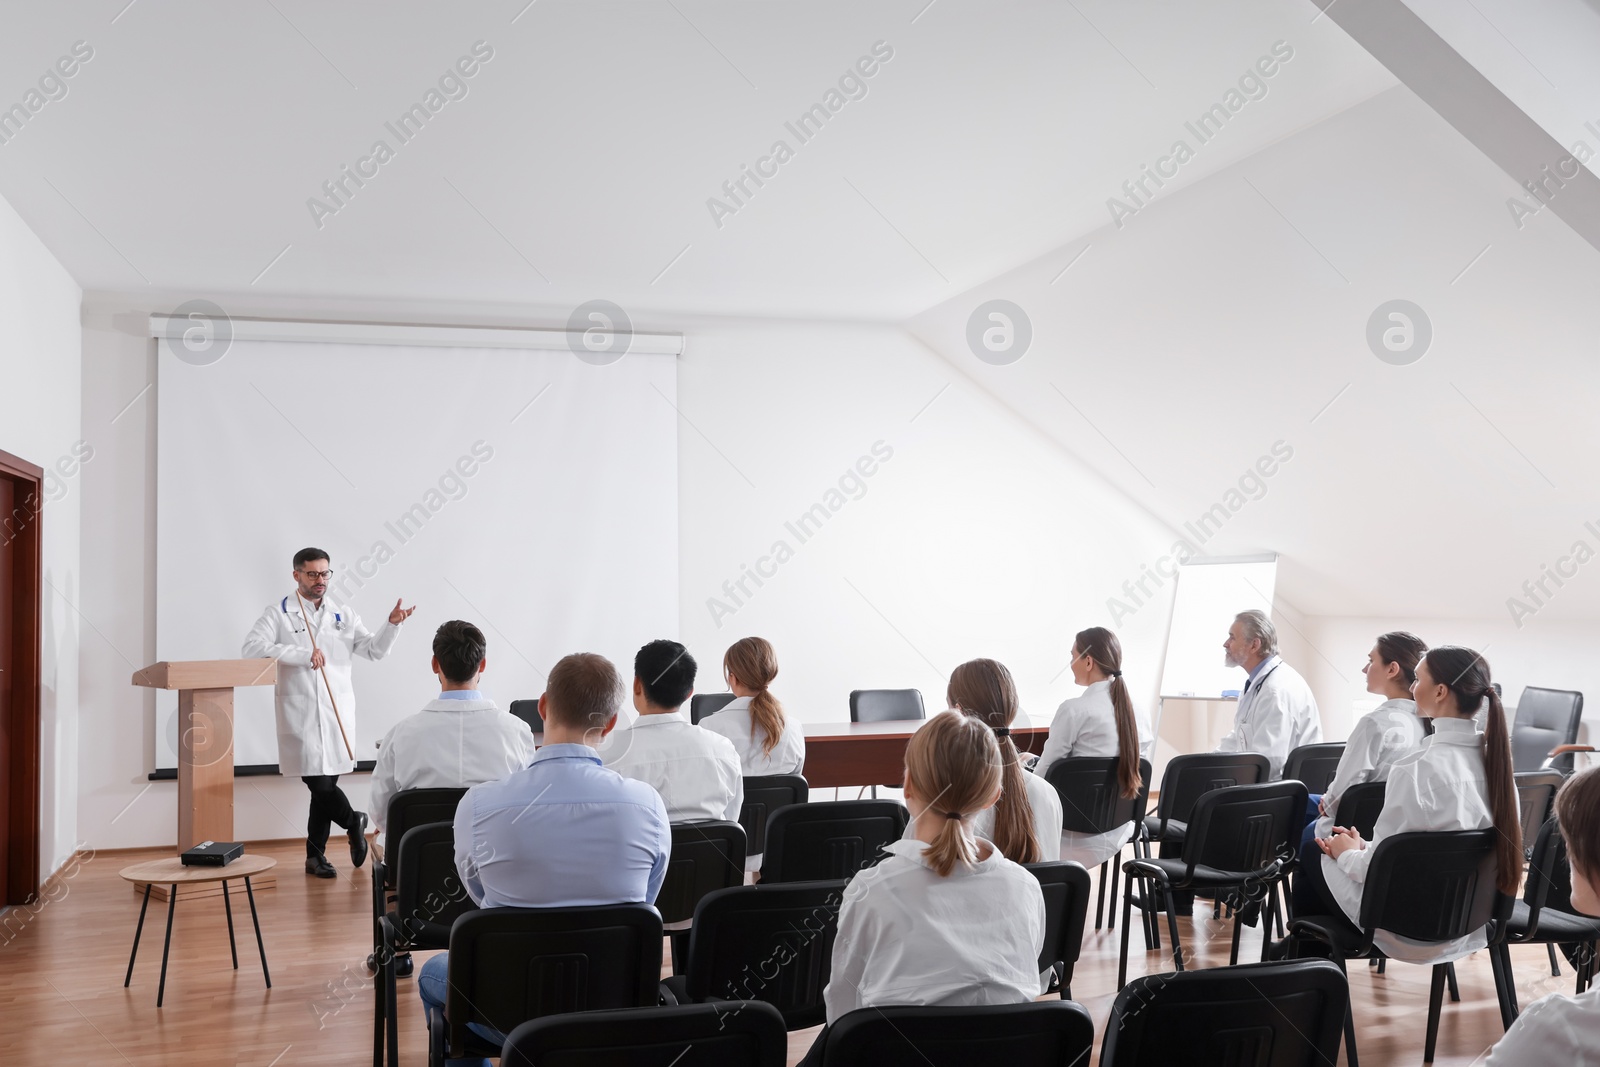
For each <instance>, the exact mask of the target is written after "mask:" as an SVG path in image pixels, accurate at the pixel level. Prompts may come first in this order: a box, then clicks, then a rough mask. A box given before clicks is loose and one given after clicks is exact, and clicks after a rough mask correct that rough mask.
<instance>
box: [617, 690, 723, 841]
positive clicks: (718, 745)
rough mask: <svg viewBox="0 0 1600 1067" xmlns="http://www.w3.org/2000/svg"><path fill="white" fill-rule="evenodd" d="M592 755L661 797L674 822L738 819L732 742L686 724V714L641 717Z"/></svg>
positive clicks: (675, 712) (620, 729)
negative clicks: (598, 755)
mask: <svg viewBox="0 0 1600 1067" xmlns="http://www.w3.org/2000/svg"><path fill="white" fill-rule="evenodd" d="M597 751H598V752H599V754H600V760H601V762H603V763H604V764H605V765H606V766H607V767H610V768H611V769H612V770H614V771H616V772H617V773H618V774H620V775H622V776H623V777H624V778H632V779H634V780H635V781H640V782H644V783H645V784H647V785H649V786H651V787H653V788H654V789H655V791H656V792H657V793H660V794H661V799H662V800H663V801H664V802H665V803H666V805H667V818H668V819H670V820H671V821H673V822H701V821H705V820H708V819H721V820H724V821H727V822H738V821H739V809H740V808H742V807H743V806H744V775H743V772H742V770H741V768H740V766H739V754H738V753H737V752H735V751H734V749H733V742H732V741H729V740H728V739H727V738H726V737H723V736H721V735H720V734H715V733H712V732H711V731H710V730H704V729H701V728H700V727H699V726H695V725H693V724H692V723H690V722H689V713H688V712H687V711H671V712H658V713H656V714H654V715H640V716H639V717H638V718H636V719H634V720H633V722H632V723H631V724H629V725H628V726H621V727H618V728H617V729H615V730H613V731H611V734H610V736H609V737H607V738H606V739H605V741H604V742H602V743H601V745H600V746H599V748H598V749H597Z"/></svg>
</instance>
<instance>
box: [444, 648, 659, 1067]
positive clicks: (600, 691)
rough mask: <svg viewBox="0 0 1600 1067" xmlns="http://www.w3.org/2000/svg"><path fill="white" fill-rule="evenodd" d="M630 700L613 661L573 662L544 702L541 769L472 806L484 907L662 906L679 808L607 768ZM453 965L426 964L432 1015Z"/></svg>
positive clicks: (463, 869)
mask: <svg viewBox="0 0 1600 1067" xmlns="http://www.w3.org/2000/svg"><path fill="white" fill-rule="evenodd" d="M622 695H623V688H622V679H621V678H620V677H619V676H618V675H617V670H616V668H615V667H613V666H612V665H611V663H610V661H608V660H607V659H606V658H605V657H604V656H597V655H595V654H593V653H588V652H584V653H578V654H576V655H571V656H567V657H565V658H563V659H562V660H561V661H560V662H559V663H557V664H556V665H555V666H554V667H553V668H551V670H550V678H549V680H548V681H547V682H546V685H545V692H544V695H543V696H541V697H540V698H539V714H540V715H541V716H542V717H543V718H544V744H543V746H542V747H541V748H539V750H538V751H537V752H535V753H534V757H533V762H532V763H531V764H530V765H529V766H528V767H527V768H526V769H525V770H521V771H517V772H516V773H515V774H512V775H509V776H508V777H505V778H502V779H500V780H499V781H495V782H485V783H483V784H482V785H475V786H473V787H472V788H471V789H469V790H467V795H466V796H464V797H462V798H461V804H460V806H459V807H457V808H456V821H455V848H456V869H457V870H458V871H459V872H460V874H461V880H462V883H463V884H464V885H465V886H466V889H467V892H468V893H469V894H470V895H471V897H472V899H473V901H474V902H475V903H477V904H478V905H479V906H480V907H484V908H502V907H514V908H567V907H582V906H586V905H599V904H622V903H628V902H632V901H642V902H644V903H646V904H654V903H655V899H656V894H657V893H659V892H660V891H661V882H662V880H663V879H665V878H666V875H667V856H668V853H669V852H670V850H671V846H672V830H671V827H670V825H669V824H668V822H667V807H666V805H665V804H664V803H662V800H661V795H660V794H659V793H657V792H656V791H655V790H654V789H652V788H650V786H648V785H646V784H645V783H643V782H638V781H634V780H633V779H631V778H624V777H623V776H622V775H620V774H618V773H617V772H616V771H613V770H608V769H607V768H605V767H603V766H601V764H600V757H599V755H598V754H596V752H595V748H594V746H595V745H597V744H599V742H600V739H601V738H602V737H604V736H605V735H606V734H608V733H610V732H611V730H612V729H613V728H614V727H615V726H616V725H617V711H618V709H619V708H620V707H621V706H622ZM447 956H448V953H440V954H439V955H437V956H435V957H433V958H432V959H430V960H429V961H428V962H427V963H425V964H423V966H422V972H421V977H420V979H419V980H418V989H419V991H420V992H421V994H422V1002H423V1005H424V1006H425V1008H426V1010H427V1011H428V1012H430V1013H431V1012H433V1011H434V1010H440V1009H442V1008H443V1007H444V1000H445V990H446V988H447V986H446V983H447V968H448V963H447V962H446V958H447ZM484 1036H485V1037H488V1038H489V1039H490V1040H503V1035H490V1034H485V1035H484Z"/></svg>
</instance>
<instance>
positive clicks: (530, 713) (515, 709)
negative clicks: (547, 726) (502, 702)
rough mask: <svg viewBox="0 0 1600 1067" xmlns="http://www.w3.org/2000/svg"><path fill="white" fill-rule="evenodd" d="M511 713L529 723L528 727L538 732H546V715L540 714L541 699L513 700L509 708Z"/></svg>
mask: <svg viewBox="0 0 1600 1067" xmlns="http://www.w3.org/2000/svg"><path fill="white" fill-rule="evenodd" d="M507 710H509V711H510V712H511V714H513V715H515V716H516V717H517V718H519V719H521V720H522V721H523V722H525V723H527V724H528V729H530V730H532V731H533V732H534V733H536V734H542V733H544V716H542V715H540V714H539V701H538V700H537V699H535V700H513V701H512V702H511V707H510V708H509V709H507Z"/></svg>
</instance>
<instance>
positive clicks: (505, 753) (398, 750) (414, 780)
mask: <svg viewBox="0 0 1600 1067" xmlns="http://www.w3.org/2000/svg"><path fill="white" fill-rule="evenodd" d="M318 640H321V638H318ZM531 762H533V731H532V730H530V729H529V728H528V724H527V723H525V722H523V721H522V720H521V719H519V718H517V717H516V716H515V715H513V714H511V713H510V712H508V711H501V710H500V709H499V708H498V707H496V706H495V702H494V701H492V700H481V699H480V700H445V699H444V698H442V697H441V698H440V699H438V700H432V701H429V702H428V704H427V705H426V706H425V707H424V708H423V709H422V710H421V711H420V712H418V713H417V714H415V715H412V716H409V717H408V718H404V719H401V720H400V721H399V722H398V723H396V724H395V725H394V728H393V729H391V730H390V731H389V732H388V733H387V734H385V735H384V738H383V743H382V744H381V745H379V746H378V761H377V763H376V764H375V765H374V766H373V768H372V796H371V801H370V802H369V804H368V807H370V808H371V809H372V824H373V825H374V826H376V827H377V828H378V829H379V830H380V831H382V830H384V829H385V828H386V826H385V824H386V822H387V821H388V817H389V801H390V800H392V799H394V795H395V794H396V793H398V792H400V791H401V790H402V789H454V788H459V787H461V786H473V785H477V784H478V783H480V782H497V781H499V780H500V779H502V778H505V777H507V776H509V775H512V774H515V773H516V772H517V771H520V770H522V769H523V768H524V767H526V766H528V764H529V763H531Z"/></svg>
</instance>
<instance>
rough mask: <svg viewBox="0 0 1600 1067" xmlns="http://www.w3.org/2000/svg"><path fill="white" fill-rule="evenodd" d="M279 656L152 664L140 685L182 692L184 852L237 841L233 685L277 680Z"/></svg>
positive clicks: (138, 676)
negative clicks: (204, 843)
mask: <svg viewBox="0 0 1600 1067" xmlns="http://www.w3.org/2000/svg"><path fill="white" fill-rule="evenodd" d="M277 680H278V661H277V660H275V659H212V660H191V661H189V662H186V663H167V662H162V663H152V664H151V665H150V666H148V667H146V668H145V669H144V670H142V671H137V672H135V673H134V676H133V684H134V685H142V686H145V687H147V688H150V689H176V690H177V691H178V851H179V852H187V851H188V850H189V849H191V848H193V847H194V846H195V845H198V844H199V843H200V842H202V841H232V840H233V690H234V689H235V687H237V686H245V685H273V684H274V683H276V682H277Z"/></svg>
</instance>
